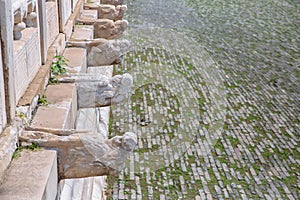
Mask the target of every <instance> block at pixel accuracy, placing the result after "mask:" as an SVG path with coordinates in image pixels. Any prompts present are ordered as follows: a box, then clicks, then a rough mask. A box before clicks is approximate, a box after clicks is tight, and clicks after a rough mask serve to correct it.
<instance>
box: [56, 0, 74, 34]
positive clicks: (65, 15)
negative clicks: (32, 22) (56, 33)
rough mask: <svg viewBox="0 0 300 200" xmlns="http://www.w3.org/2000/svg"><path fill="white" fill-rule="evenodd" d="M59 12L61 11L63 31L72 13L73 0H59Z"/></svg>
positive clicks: (61, 29)
mask: <svg viewBox="0 0 300 200" xmlns="http://www.w3.org/2000/svg"><path fill="white" fill-rule="evenodd" d="M58 2H59V13H60V31H63V29H64V26H65V25H66V23H67V21H68V19H69V17H70V16H71V14H72V2H71V0H58Z"/></svg>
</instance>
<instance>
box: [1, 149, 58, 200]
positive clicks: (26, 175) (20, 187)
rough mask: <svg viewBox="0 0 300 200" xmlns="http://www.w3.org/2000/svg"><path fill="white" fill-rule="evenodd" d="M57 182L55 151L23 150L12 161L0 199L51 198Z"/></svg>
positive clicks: (38, 199)
mask: <svg viewBox="0 0 300 200" xmlns="http://www.w3.org/2000/svg"><path fill="white" fill-rule="evenodd" d="M57 182H58V178H57V157H56V151H45V150H41V151H23V152H21V156H20V157H19V158H16V159H14V160H13V161H12V164H11V166H10V168H9V170H8V174H7V176H6V180H5V182H3V185H2V186H1V188H0V199H6V200H9V199H22V200H41V199H43V200H53V199H55V198H56V194H57Z"/></svg>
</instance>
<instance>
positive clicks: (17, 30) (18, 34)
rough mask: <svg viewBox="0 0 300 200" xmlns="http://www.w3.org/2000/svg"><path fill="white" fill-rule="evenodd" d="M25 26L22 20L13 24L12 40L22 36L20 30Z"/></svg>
mask: <svg viewBox="0 0 300 200" xmlns="http://www.w3.org/2000/svg"><path fill="white" fill-rule="evenodd" d="M25 28H26V24H25V23H24V22H20V23H18V24H16V25H14V29H13V34H14V40H20V39H21V38H22V32H21V31H22V30H24V29H25Z"/></svg>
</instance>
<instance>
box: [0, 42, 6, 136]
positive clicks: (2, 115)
mask: <svg viewBox="0 0 300 200" xmlns="http://www.w3.org/2000/svg"><path fill="white" fill-rule="evenodd" d="M1 55H2V52H1V43H0V133H1V132H2V131H3V128H4V127H5V125H6V111H5V93H4V79H3V65H2V56H1Z"/></svg>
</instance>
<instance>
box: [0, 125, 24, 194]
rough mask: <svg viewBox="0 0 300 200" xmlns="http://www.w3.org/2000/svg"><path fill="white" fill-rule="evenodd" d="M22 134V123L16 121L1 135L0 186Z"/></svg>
mask: <svg viewBox="0 0 300 200" xmlns="http://www.w3.org/2000/svg"><path fill="white" fill-rule="evenodd" d="M20 132H21V126H20V122H19V121H16V123H15V124H14V125H12V126H10V127H7V128H6V129H5V130H4V131H3V132H2V133H1V135H0V185H1V183H2V182H3V178H4V176H5V174H6V171H7V169H8V167H9V164H10V162H11V159H12V155H13V153H14V152H15V150H16V148H17V145H16V144H17V143H18V135H19V134H20ZM0 199H1V198H0Z"/></svg>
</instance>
